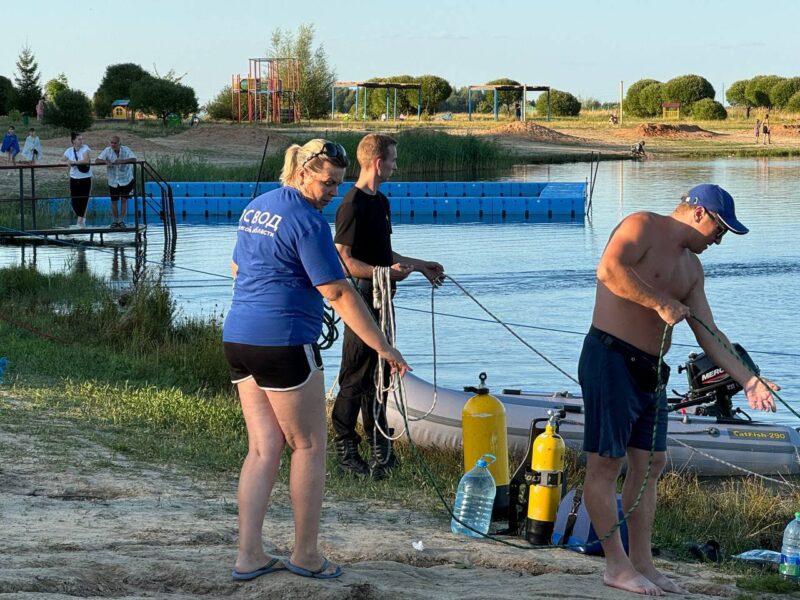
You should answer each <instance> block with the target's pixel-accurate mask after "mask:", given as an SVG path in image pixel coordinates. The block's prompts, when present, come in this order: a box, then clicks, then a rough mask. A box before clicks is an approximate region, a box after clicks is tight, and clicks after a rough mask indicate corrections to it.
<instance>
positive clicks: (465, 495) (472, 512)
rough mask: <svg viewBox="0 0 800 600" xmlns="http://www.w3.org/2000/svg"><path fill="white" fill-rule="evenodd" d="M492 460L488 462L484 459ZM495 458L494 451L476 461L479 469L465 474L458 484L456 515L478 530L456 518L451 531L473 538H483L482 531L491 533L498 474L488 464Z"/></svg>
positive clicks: (451, 525) (454, 508)
mask: <svg viewBox="0 0 800 600" xmlns="http://www.w3.org/2000/svg"><path fill="white" fill-rule="evenodd" d="M487 458H488V459H490V460H489V461H488V462H487V461H486V460H484V459H487ZM494 461H495V457H494V456H492V455H491V454H484V455H483V456H481V457H480V458H479V459H478V461H477V462H476V463H475V468H473V469H471V470H469V471H467V472H466V473H464V476H463V477H462V478H461V481H460V482H459V483H458V491H457V492H456V502H455V504H454V505H453V514H454V515H455V516H456V518H458V520H459V521H461V522H462V523H465V524H466V525H469V526H470V527H472V529H476V530H477V531H479V532H480V533H476V532H475V531H472V530H471V529H468V528H467V527H464V525H462V524H461V523H459V522H458V521H456V519H453V520H452V521H451V522H450V530H451V531H452V532H453V533H460V534H463V535H468V536H470V537H476V538H479V537H482V536H481V533H483V534H486V533H489V523H490V522H491V520H492V507H493V506H494V496H495V494H496V493H497V487H496V486H495V483H494V477H492V474H491V473H490V472H489V469H487V467H488V466H489V465H490V464H491V463H493V462H494Z"/></svg>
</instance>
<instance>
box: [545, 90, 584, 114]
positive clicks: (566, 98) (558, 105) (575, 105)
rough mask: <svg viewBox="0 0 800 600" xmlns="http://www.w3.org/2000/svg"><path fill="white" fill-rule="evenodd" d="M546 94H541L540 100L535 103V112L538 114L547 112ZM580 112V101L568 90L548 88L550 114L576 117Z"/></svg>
mask: <svg viewBox="0 0 800 600" xmlns="http://www.w3.org/2000/svg"><path fill="white" fill-rule="evenodd" d="M546 97H547V96H546V94H542V95H541V96H540V98H542V102H537V103H536V112H537V113H538V114H539V115H542V116H544V115H546V114H547V101H546V100H545V98H546ZM580 112H581V101H580V100H578V99H577V98H576V97H575V96H573V95H572V94H570V93H569V92H562V91H561V90H554V89H551V90H550V114H551V115H553V116H555V117H577V116H578V114H580Z"/></svg>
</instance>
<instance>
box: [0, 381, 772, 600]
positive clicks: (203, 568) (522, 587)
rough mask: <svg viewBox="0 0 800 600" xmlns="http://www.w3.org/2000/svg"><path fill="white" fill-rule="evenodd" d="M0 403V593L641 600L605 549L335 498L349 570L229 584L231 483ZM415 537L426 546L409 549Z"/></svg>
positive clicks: (336, 537) (708, 594)
mask: <svg viewBox="0 0 800 600" xmlns="http://www.w3.org/2000/svg"><path fill="white" fill-rule="evenodd" d="M0 403H2V404H3V408H4V409H7V410H10V411H11V414H12V415H14V417H13V418H11V419H6V420H5V422H3V423H2V424H0V439H2V440H3V443H2V444H0V517H2V523H3V530H4V531H3V535H2V536H1V537H0V555H2V556H3V560H2V561H0V597H9V598H47V599H54V600H55V599H61V598H64V599H65V598H69V597H76V596H77V597H84V598H93V597H103V598H118V599H123V598H145V597H149V598H160V597H170V598H196V597H206V598H222V597H230V596H233V597H237V598H274V599H290V598H318V599H326V600H327V599H330V600H333V599H344V598H354V599H355V598H359V599H374V600H377V599H381V600H383V599H387V600H388V599H394V598H398V599H399V598H404V599H405V598H407V599H419V600H430V599H431V598H437V599H443V600H450V599H452V600H456V599H457V600H467V599H475V600H477V599H485V598H498V599H499V598H509V599H511V598H514V599H517V598H536V597H547V598H586V599H611V598H621V597H631V598H634V597H636V596H635V595H633V594H627V593H625V592H621V591H619V590H615V589H612V588H608V587H605V586H603V585H602V584H601V574H602V569H603V561H602V560H601V559H599V558H595V557H587V556H583V555H580V554H576V553H574V552H570V551H568V550H555V549H553V550H520V549H515V548H509V547H506V546H503V545H500V544H498V543H494V542H488V541H472V540H468V539H465V538H461V537H458V536H455V535H453V534H451V533H450V531H449V527H448V524H447V521H446V519H445V518H444V517H443V516H440V515H435V516H431V515H423V514H415V513H411V512H409V511H408V510H404V509H398V508H395V507H393V506H390V505H388V504H385V503H381V502H373V503H367V502H347V501H341V500H337V499H336V498H333V497H330V496H328V497H327V498H326V500H325V504H324V507H323V523H322V535H321V548H322V550H323V552H325V554H326V555H327V556H329V557H330V558H331V559H332V560H334V561H336V562H339V563H341V564H342V565H343V566H344V575H343V576H342V577H341V578H339V579H337V580H332V581H317V580H311V579H306V578H302V577H299V576H296V575H293V574H290V573H274V574H270V575H266V576H263V577H261V578H259V579H257V580H255V581H252V582H247V583H239V582H235V581H233V580H232V579H231V577H230V570H231V568H232V565H233V561H234V558H235V547H236V498H235V488H236V481H235V478H231V479H223V480H220V479H215V480H210V481H208V480H204V479H201V478H197V477H192V476H190V475H188V474H186V473H183V472H181V470H180V469H177V468H167V467H163V466H157V465H148V464H142V463H139V462H135V461H132V460H130V459H129V458H126V457H125V456H124V455H123V454H122V453H119V452H115V451H114V450H111V449H109V448H108V447H106V446H101V445H98V444H97V443H96V442H93V441H91V440H90V436H88V435H86V433H85V432H82V431H80V430H79V429H78V428H76V426H75V425H74V424H72V423H71V422H70V421H67V420H65V419H62V418H60V417H59V415H56V414H47V413H35V412H32V411H31V407H30V406H29V405H28V404H27V403H26V401H25V400H23V399H19V398H15V397H12V396H10V395H9V394H8V393H3V394H2V395H1V396H0ZM336 476H337V474H336V473H329V474H328V477H336ZM292 531H293V529H292V523H291V508H290V504H289V501H288V492H287V489H286V487H285V486H283V485H280V484H279V485H278V487H277V488H276V490H275V492H274V494H273V502H272V506H271V507H270V511H269V514H268V516H267V522H266V525H265V530H264V538H265V546H266V548H267V549H268V551H271V552H273V553H274V554H277V555H287V554H288V553H289V551H290V547H291V544H292ZM418 541H422V543H423V544H424V547H425V549H424V550H422V551H419V550H416V549H415V548H414V547H413V546H412V543H414V542H418ZM517 541H519V540H517ZM658 565H659V567H660V568H662V569H663V570H664V571H665V572H667V573H669V574H671V575H672V576H674V577H675V579H676V580H677V581H678V582H679V583H680V584H681V585H682V586H684V587H685V588H686V589H687V590H689V591H690V592H691V593H689V594H687V595H685V596H682V597H685V598H733V597H737V596H738V595H739V593H738V590H737V589H736V587H735V585H734V582H733V579H732V577H727V576H725V575H724V574H720V573H719V572H712V571H710V570H708V569H705V568H704V567H703V566H702V565H698V564H690V563H676V562H667V561H659V562H658ZM758 597H759V598H768V597H769V596H766V595H760V596H758Z"/></svg>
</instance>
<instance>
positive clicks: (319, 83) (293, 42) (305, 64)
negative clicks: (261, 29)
mask: <svg viewBox="0 0 800 600" xmlns="http://www.w3.org/2000/svg"><path fill="white" fill-rule="evenodd" d="M271 43H272V46H271V48H270V49H269V51H268V54H269V56H270V57H271V58H296V59H297V60H298V63H299V70H300V91H299V93H298V96H299V100H300V104H301V113H302V115H303V116H304V117H306V118H308V119H319V118H322V117H325V116H327V115H328V114H329V113H330V110H331V102H330V93H331V86H332V85H333V83H334V81H335V80H336V73H335V72H334V71H333V69H332V68H331V67H330V65H328V57H327V54H326V53H325V48H324V47H323V46H322V44H320V45H319V46H317V47H316V48H315V47H314V26H313V25H310V24H309V25H300V27H298V29H297V33H296V34H293V33H291V32H285V31H282V30H281V29H275V30H274V31H273V32H272V41H271ZM280 76H281V77H282V78H285V77H286V74H280Z"/></svg>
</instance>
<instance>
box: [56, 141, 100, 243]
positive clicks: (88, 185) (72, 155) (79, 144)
mask: <svg viewBox="0 0 800 600" xmlns="http://www.w3.org/2000/svg"><path fill="white" fill-rule="evenodd" d="M70 138H71V139H72V145H71V146H70V147H69V148H67V149H66V150H64V156H63V157H62V158H61V160H62V162H66V163H67V164H68V165H69V194H70V197H71V203H72V211H73V212H74V213H75V217H76V218H77V222H76V224H75V227H79V228H83V227H86V209H87V207H88V206H89V196H90V195H91V194H92V175H93V173H92V149H91V148H89V146H87V145H86V144H84V143H83V136H82V135H81V134H80V133H78V132H77V131H73V132H72V133H71V134H70Z"/></svg>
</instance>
